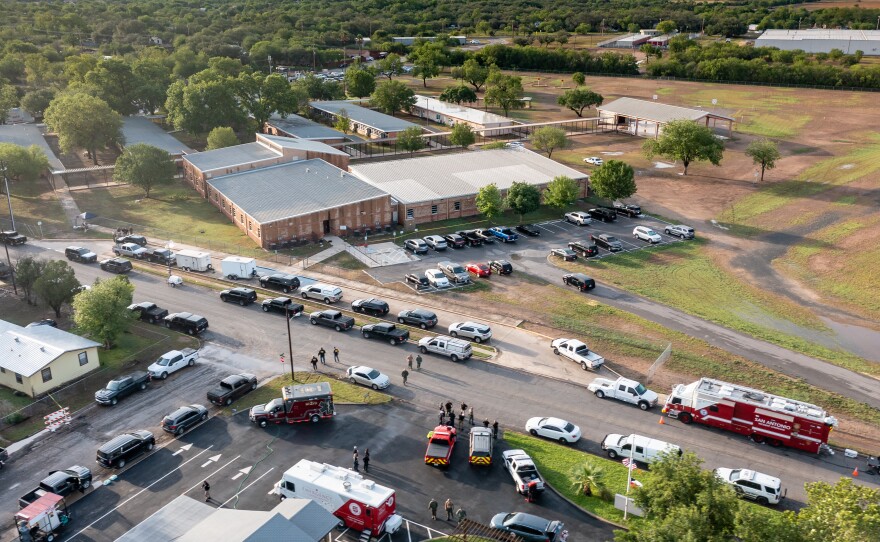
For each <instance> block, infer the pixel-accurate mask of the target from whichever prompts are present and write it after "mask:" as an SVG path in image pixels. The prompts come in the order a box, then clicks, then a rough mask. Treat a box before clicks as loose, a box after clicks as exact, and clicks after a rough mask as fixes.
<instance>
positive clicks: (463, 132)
mask: <svg viewBox="0 0 880 542" xmlns="http://www.w3.org/2000/svg"><path fill="white" fill-rule="evenodd" d="M476 140H477V136H476V134H474V131H473V130H471V127H470V126H468V125H467V124H463V123H459V124H456V125H455V126H453V127H452V133H451V134H449V142H450V143H452V144H453V145H458V146H460V147H467V146H468V145H473V144H474V141H476Z"/></svg>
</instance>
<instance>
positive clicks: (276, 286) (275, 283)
mask: <svg viewBox="0 0 880 542" xmlns="http://www.w3.org/2000/svg"><path fill="white" fill-rule="evenodd" d="M260 286H262V287H263V288H271V289H273V290H281V291H282V292H284V293H285V294H287V293H290V292H292V291H294V290H296V289H297V288H299V279H298V278H297V277H296V275H285V274H284V273H275V274H274V275H266V276H265V277H260Z"/></svg>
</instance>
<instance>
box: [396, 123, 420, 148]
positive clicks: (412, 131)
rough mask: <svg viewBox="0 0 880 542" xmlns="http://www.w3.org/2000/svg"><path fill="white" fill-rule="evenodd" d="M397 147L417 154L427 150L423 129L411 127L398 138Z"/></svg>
mask: <svg viewBox="0 0 880 542" xmlns="http://www.w3.org/2000/svg"><path fill="white" fill-rule="evenodd" d="M397 146H398V147H400V148H401V149H403V150H405V151H408V152H416V151H417V150H421V149H424V148H425V138H424V137H422V129H421V128H419V127H418V126H410V127H409V128H407V129H406V130H404V131H402V132H400V134H398V136H397Z"/></svg>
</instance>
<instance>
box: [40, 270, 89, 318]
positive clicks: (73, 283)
mask: <svg viewBox="0 0 880 542" xmlns="http://www.w3.org/2000/svg"><path fill="white" fill-rule="evenodd" d="M80 286H82V285H81V284H80V283H79V281H78V280H76V274H75V273H74V272H73V268H72V267H70V265H69V264H68V263H67V262H65V261H64V260H52V261H50V262H48V263H47V264H46V266H45V268H44V269H43V272H42V273H41V274H40V278H38V279H37V280H36V282H34V292H36V294H37V296H38V297H39V298H40V299H42V300H43V302H44V303H46V305H49V306H50V307H52V310H54V311H55V317H56V318H61V307H63V306H64V305H66V304H69V303H70V302H71V301H73V296H74V295H76V293H77V291H78V290H79V287H80Z"/></svg>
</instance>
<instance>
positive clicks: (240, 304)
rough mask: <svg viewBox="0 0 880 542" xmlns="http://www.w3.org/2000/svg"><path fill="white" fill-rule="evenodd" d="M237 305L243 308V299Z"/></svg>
mask: <svg viewBox="0 0 880 542" xmlns="http://www.w3.org/2000/svg"><path fill="white" fill-rule="evenodd" d="M238 304H239V306H242V307H244V299H239V300H238Z"/></svg>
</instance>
